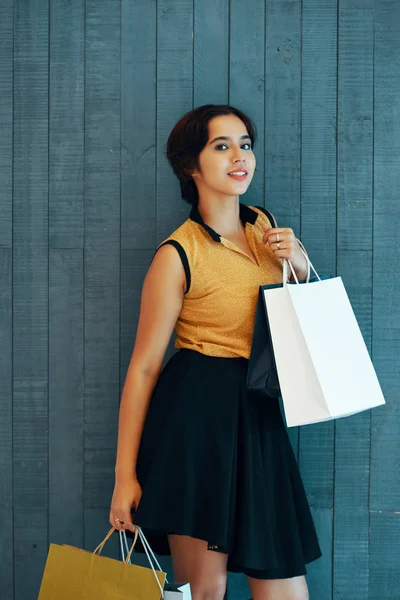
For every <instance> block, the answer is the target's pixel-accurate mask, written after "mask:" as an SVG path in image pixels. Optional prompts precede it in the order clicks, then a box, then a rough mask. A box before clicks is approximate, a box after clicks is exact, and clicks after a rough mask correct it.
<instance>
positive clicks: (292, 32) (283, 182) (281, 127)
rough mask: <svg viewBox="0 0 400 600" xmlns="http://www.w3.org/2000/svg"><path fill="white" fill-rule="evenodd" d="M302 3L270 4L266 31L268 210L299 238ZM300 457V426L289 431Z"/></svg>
mask: <svg viewBox="0 0 400 600" xmlns="http://www.w3.org/2000/svg"><path fill="white" fill-rule="evenodd" d="M300 61H301V1H300V0H297V1H296V2H281V1H280V0H267V3H266V31H265V151H264V155H265V158H264V159H265V207H266V208H267V209H268V210H270V211H271V212H272V213H273V215H274V216H275V217H276V220H277V223H278V227H291V228H292V229H293V230H294V232H295V235H296V237H298V238H300V239H301V222H300V210H301V197H300V191H301V190H300V183H301V180H300V141H301V139H300V134H301V121H300V100H301V88H300V78H301V69H300ZM288 434H289V438H290V441H291V444H292V447H293V450H294V452H295V454H296V457H297V458H298V452H299V428H298V427H290V428H289V429H288Z"/></svg>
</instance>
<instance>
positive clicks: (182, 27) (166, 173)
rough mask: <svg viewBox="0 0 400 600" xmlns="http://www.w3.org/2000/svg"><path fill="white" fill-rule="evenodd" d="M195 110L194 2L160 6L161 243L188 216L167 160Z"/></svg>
mask: <svg viewBox="0 0 400 600" xmlns="http://www.w3.org/2000/svg"><path fill="white" fill-rule="evenodd" d="M192 108H193V0H180V2H179V3H175V2H169V0H159V1H158V3H157V108H156V111H157V136H156V164H155V168H156V177H157V181H156V186H157V187H156V194H157V214H156V223H157V240H156V243H157V244H159V243H161V242H162V241H163V240H164V239H165V238H166V237H168V236H169V235H170V234H171V233H172V231H173V230H174V229H176V227H178V225H180V224H181V223H182V222H183V221H184V220H185V219H186V218H187V217H188V214H189V210H190V207H189V205H188V204H187V203H186V202H184V201H183V200H182V199H181V197H180V188H179V183H178V180H177V178H176V177H175V175H174V174H173V172H172V169H171V167H170V166H169V164H168V162H167V159H166V144H167V139H168V135H169V133H170V131H171V129H172V127H173V126H174V125H175V123H176V122H177V121H178V119H180V118H181V117H182V116H183V115H184V114H185V113H186V112H188V111H189V110H191V109H192Z"/></svg>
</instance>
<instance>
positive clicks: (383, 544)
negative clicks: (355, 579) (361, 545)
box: [368, 510, 400, 600]
mask: <svg viewBox="0 0 400 600" xmlns="http://www.w3.org/2000/svg"><path fill="white" fill-rule="evenodd" d="M399 539H400V513H399V512H386V511H381V510H372V511H371V540H370V555H369V556H370V560H369V563H370V573H371V576H370V588H369V596H368V600H400V562H399V552H398V547H399Z"/></svg>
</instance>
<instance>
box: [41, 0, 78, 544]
mask: <svg viewBox="0 0 400 600" xmlns="http://www.w3.org/2000/svg"><path fill="white" fill-rule="evenodd" d="M84 25H85V21H84V4H83V2H82V0H73V1H71V2H68V3H65V2H61V1H60V0H56V1H55V2H53V3H52V4H51V10H50V36H51V38H50V107H49V123H50V131H49V144H50V152H49V156H50V160H49V246H50V248H51V250H50V257H49V260H50V265H49V277H50V280H49V538H50V541H51V542H55V543H68V544H72V545H75V546H78V547H82V543H83V251H82V248H83V233H84V232H83V200H84V195H83V193H84V190H83V187H84V183H83V177H84V172H83V166H84V127H83V119H84ZM57 247H59V248H61V249H60V250H59V249H57ZM62 248H64V250H63V249H62ZM67 248H72V250H71V251H68V250H66V249H67Z"/></svg>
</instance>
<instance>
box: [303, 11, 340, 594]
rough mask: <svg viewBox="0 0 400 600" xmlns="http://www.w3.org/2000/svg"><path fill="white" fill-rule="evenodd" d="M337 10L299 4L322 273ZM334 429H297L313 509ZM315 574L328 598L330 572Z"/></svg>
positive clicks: (327, 263) (328, 505) (328, 246)
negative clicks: (318, 575)
mask: <svg viewBox="0 0 400 600" xmlns="http://www.w3.org/2000/svg"><path fill="white" fill-rule="evenodd" d="M337 10H338V7H337V2H336V0H322V1H320V0H304V2H303V15H302V84H301V91H302V107H301V118H302V128H301V234H302V242H303V244H304V245H305V247H306V248H307V251H308V253H309V255H310V258H311V260H312V257H313V255H314V256H315V260H313V261H312V262H313V263H314V266H315V267H316V268H317V270H318V271H319V272H320V274H322V275H334V274H335V271H336V191H337V190H336V125H337V121H336V120H337V114H336V98H337ZM334 430H335V423H334V422H333V421H329V422H326V423H318V424H315V425H312V426H306V427H302V429H301V431H300V452H299V464H300V471H301V474H302V477H303V480H304V485H305V488H306V491H307V494H308V499H309V502H310V504H311V506H312V507H313V508H325V509H333V491H334ZM327 533H328V534H329V532H327ZM321 562H322V561H321ZM321 578H322V581H321V583H320V584H321V585H322V586H323V589H324V594H325V597H326V598H327V600H328V599H330V598H332V589H331V587H332V582H331V574H330V570H328V569H324V570H323V572H322V573H321ZM329 590H330V591H329Z"/></svg>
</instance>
